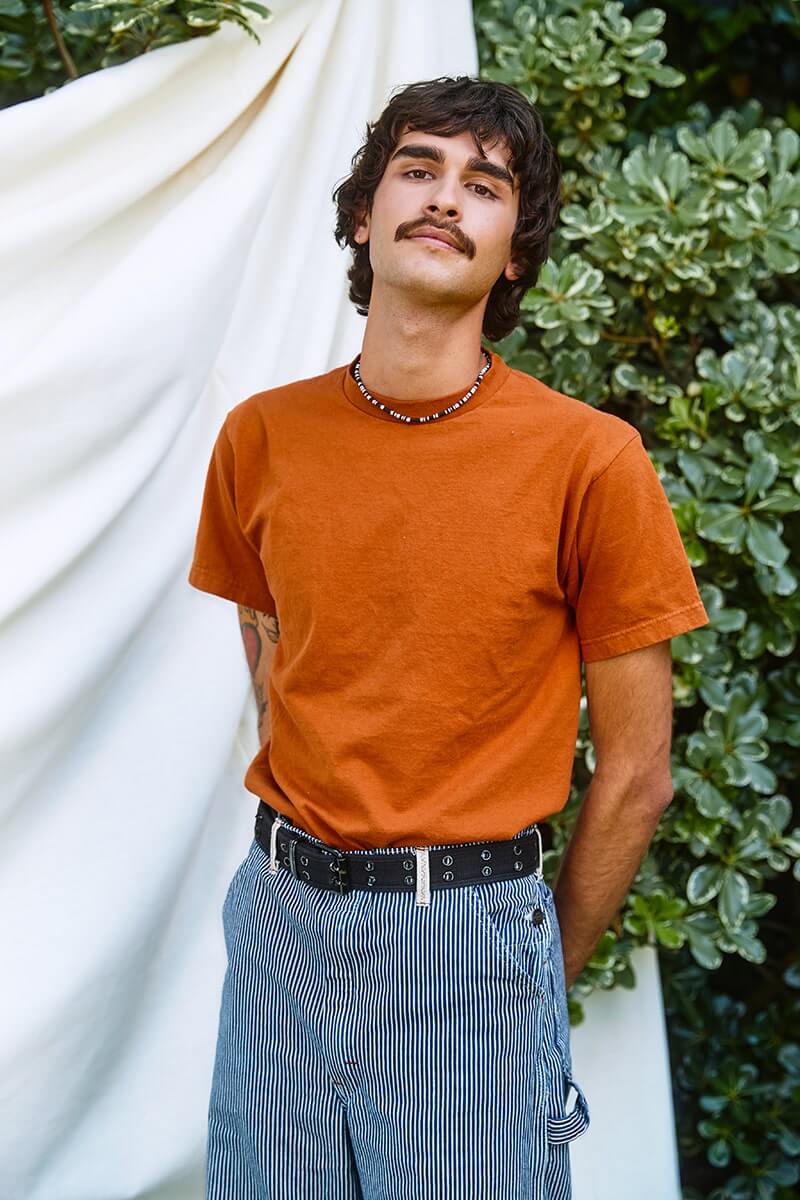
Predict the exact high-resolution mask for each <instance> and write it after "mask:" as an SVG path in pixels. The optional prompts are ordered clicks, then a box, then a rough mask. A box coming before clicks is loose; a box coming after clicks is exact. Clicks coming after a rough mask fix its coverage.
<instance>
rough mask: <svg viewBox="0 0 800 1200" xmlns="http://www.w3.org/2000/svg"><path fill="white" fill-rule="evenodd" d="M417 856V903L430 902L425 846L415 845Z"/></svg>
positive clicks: (428, 871)
mask: <svg viewBox="0 0 800 1200" xmlns="http://www.w3.org/2000/svg"><path fill="white" fill-rule="evenodd" d="M414 853H415V854H416V856H417V904H430V902H431V869H430V856H429V854H428V847H427V846H415V847H414Z"/></svg>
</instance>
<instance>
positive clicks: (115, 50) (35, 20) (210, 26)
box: [0, 0, 271, 108]
mask: <svg viewBox="0 0 800 1200" xmlns="http://www.w3.org/2000/svg"><path fill="white" fill-rule="evenodd" d="M250 13H257V14H258V15H259V16H261V17H264V18H265V19H268V18H269V17H270V15H271V14H270V10H269V9H268V8H265V7H264V5H263V4H256V3H254V0H76V2H75V3H73V4H68V5H67V4H64V5H62V4H59V3H57V2H56V0H44V2H43V3H31V0H0V108H8V107H9V106H10V105H12V104H18V103H20V102H21V101H23V100H31V99H33V98H35V97H36V96H42V95H46V94H47V93H48V92H52V91H55V90H56V89H57V88H59V87H61V86H62V85H63V84H64V83H68V82H69V81H70V80H71V79H76V78H79V77H80V76H82V75H89V74H91V73H92V72H93V71H98V70H100V69H101V68H102V67H113V66H116V65H117V64H119V63H123V62H127V61H128V60H129V59H132V58H136V57H138V56H139V55H140V54H144V53H145V52H146V51H148V50H157V49H158V48H159V47H160V46H168V45H170V44H171V43H173V42H184V41H187V40H188V39H189V38H193V37H207V36H208V35H209V34H211V33H214V32H215V31H216V30H217V29H219V27H220V25H221V24H222V22H223V21H233V22H235V23H236V24H237V25H239V26H241V28H242V29H244V30H245V32H246V33H248V34H249V35H250V36H251V37H254V38H255V39H256V41H260V39H259V37H258V34H257V33H256V32H255V30H253V28H252V26H251V25H250Z"/></svg>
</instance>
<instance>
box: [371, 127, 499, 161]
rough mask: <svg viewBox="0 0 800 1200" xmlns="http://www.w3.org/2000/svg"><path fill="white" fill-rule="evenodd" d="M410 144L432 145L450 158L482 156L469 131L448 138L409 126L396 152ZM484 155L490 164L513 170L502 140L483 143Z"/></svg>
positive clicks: (402, 132)
mask: <svg viewBox="0 0 800 1200" xmlns="http://www.w3.org/2000/svg"><path fill="white" fill-rule="evenodd" d="M409 142H429V143H430V144H431V145H434V146H437V147H438V148H439V149H440V150H441V151H442V153H443V154H444V155H445V156H446V157H448V158H449V157H452V158H471V157H472V156H473V155H480V151H479V150H478V145H477V142H476V141H475V138H474V137H473V136H472V134H471V133H470V131H469V130H468V129H465V130H464V131H463V133H455V134H452V135H450V136H447V135H445V134H441V133H428V131H427V130H425V129H408V127H407V126H404V127H403V129H402V130H401V132H400V135H399V137H398V139H397V143H396V145H395V150H398V149H399V148H400V147H401V146H405V145H408V143H409ZM483 154H484V155H485V156H486V158H487V159H488V161H489V162H496V163H497V164H498V165H499V166H501V167H508V169H509V170H511V166H510V162H511V151H510V150H509V148H508V145H507V143H506V142H505V141H504V140H503V139H502V138H498V139H496V140H495V141H485V142H483ZM481 157H483V155H481Z"/></svg>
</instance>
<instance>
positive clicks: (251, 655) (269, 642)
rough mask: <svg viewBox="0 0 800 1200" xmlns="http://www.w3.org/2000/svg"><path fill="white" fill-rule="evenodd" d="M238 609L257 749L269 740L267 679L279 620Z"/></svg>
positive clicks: (275, 643) (255, 611)
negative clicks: (253, 708) (257, 743)
mask: <svg viewBox="0 0 800 1200" xmlns="http://www.w3.org/2000/svg"><path fill="white" fill-rule="evenodd" d="M238 607H239V624H240V626H241V631H242V640H243V642H244V648H245V654H246V656H247V665H248V667H249V668H250V674H251V676H252V679H253V694H254V695H255V699H256V725H257V729H258V741H259V745H261V746H264V745H265V744H266V743H267V742H268V741H269V738H270V712H269V675H270V671H271V669H272V660H273V658H274V655H275V647H276V645H277V643H278V638H279V636H280V629H279V626H278V618H277V617H273V616H272V615H270V614H269V613H261V612H258V611H257V610H256V609H254V608H245V606H244V605H242V604H240V605H239V606H238Z"/></svg>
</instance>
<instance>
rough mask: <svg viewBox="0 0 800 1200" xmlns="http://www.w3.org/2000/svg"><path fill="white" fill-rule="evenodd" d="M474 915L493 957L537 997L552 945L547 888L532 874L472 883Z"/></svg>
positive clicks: (540, 990) (550, 907) (551, 918)
mask: <svg viewBox="0 0 800 1200" xmlns="http://www.w3.org/2000/svg"><path fill="white" fill-rule="evenodd" d="M470 892H471V895H472V900H473V903H474V907H475V912H476V915H477V917H478V920H479V922H480V925H481V928H482V930H483V933H484V935H485V936H486V937H487V938H488V939H489V942H490V944H491V946H492V947H493V949H494V952H495V954H496V955H497V956H498V957H499V958H500V959H502V960H504V961H505V962H506V963H507V964H509V966H510V969H511V970H512V971H513V972H514V973H515V974H516V975H517V976H518V977H520V978H521V979H522V980H524V981H525V983H527V984H528V985H529V986H530V987H531V988H532V989H533V990H534V991H535V992H536V993H537V994H539V993H541V992H542V987H543V984H544V977H545V972H546V970H547V959H548V956H549V954H550V952H551V947H552V943H553V922H554V918H555V911H554V909H553V908H552V905H551V904H550V903H548V899H547V893H548V892H549V888H548V886H547V884H546V883H544V881H543V880H540V879H537V878H536V876H535V875H525V876H523V877H522V878H521V879H507V880H498V881H497V882H496V883H485V884H475V885H473V886H472V887H471V888H470Z"/></svg>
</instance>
